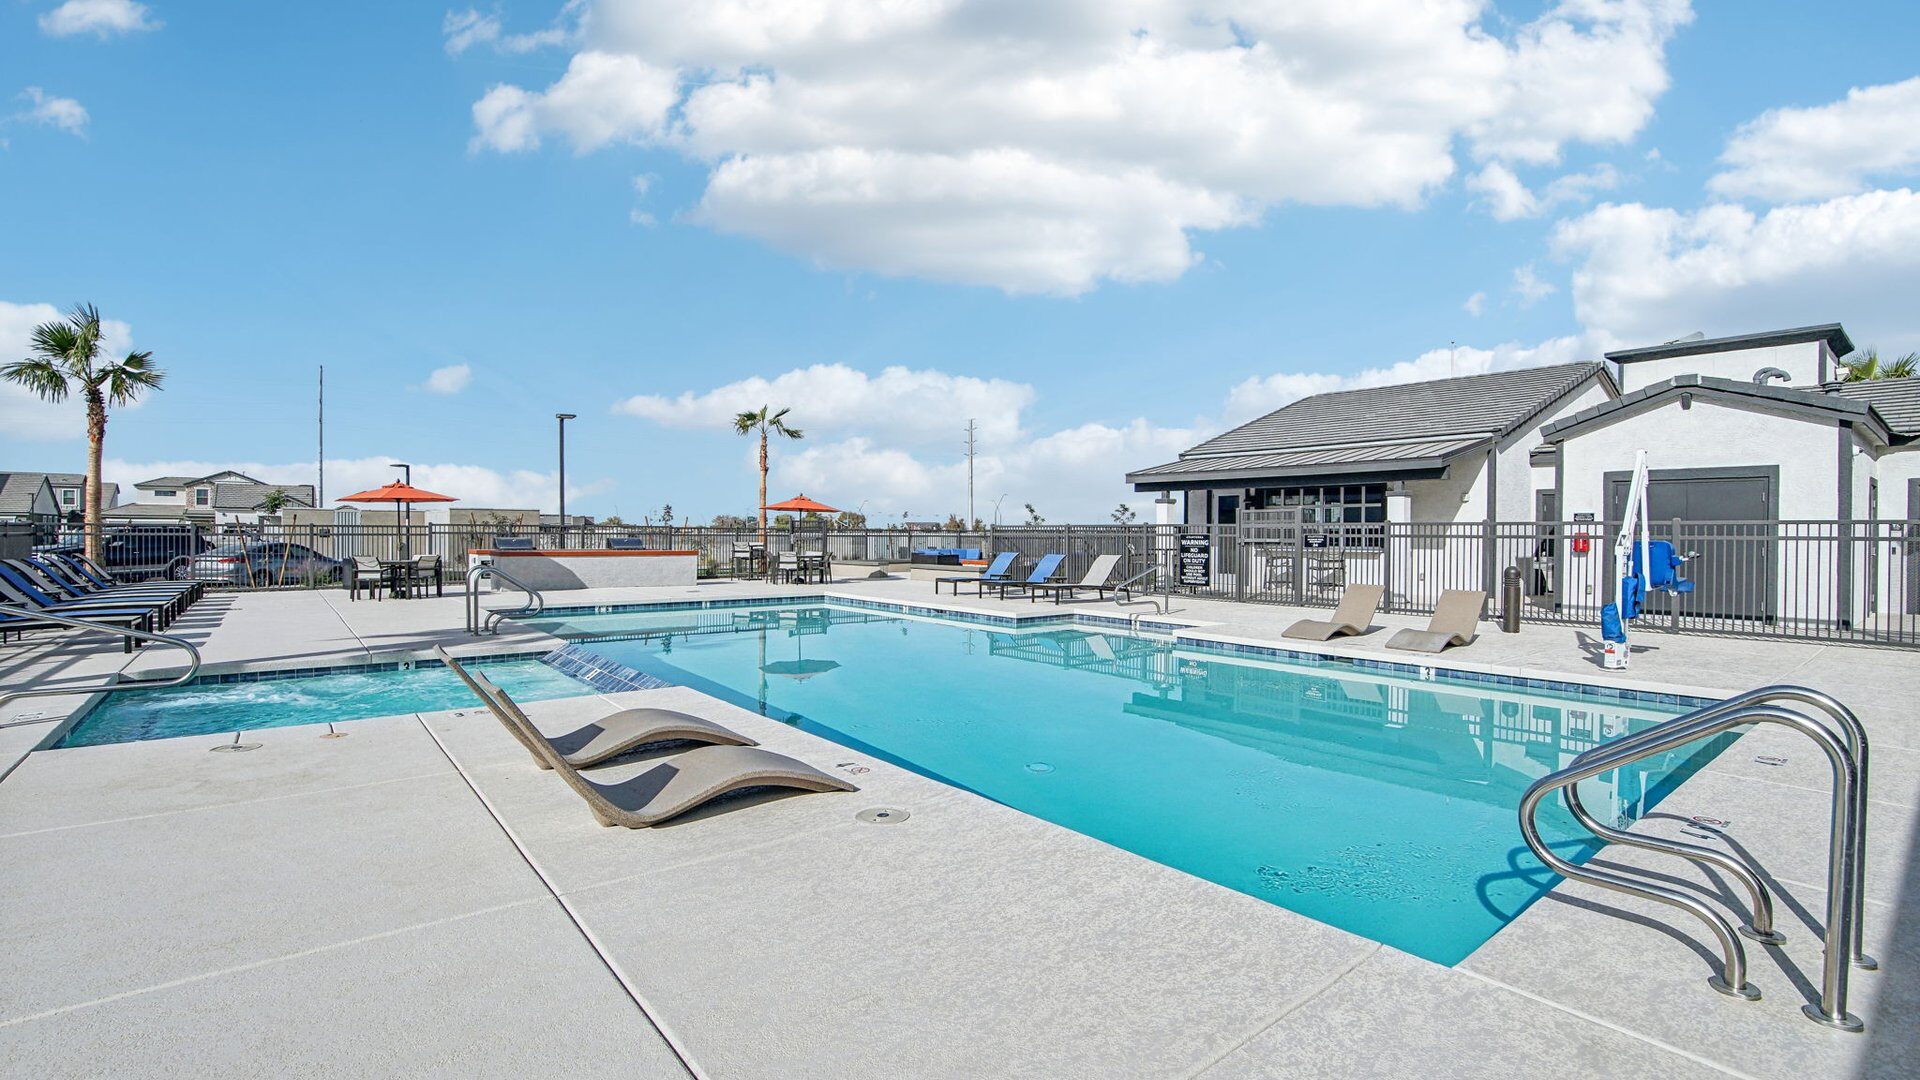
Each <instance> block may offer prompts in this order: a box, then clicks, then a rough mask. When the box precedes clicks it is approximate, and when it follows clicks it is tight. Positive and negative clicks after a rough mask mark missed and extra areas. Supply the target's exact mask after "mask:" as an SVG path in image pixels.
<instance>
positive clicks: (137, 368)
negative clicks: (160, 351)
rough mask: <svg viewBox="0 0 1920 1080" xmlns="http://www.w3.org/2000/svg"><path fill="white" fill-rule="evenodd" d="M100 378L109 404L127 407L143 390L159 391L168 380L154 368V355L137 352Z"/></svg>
mask: <svg viewBox="0 0 1920 1080" xmlns="http://www.w3.org/2000/svg"><path fill="white" fill-rule="evenodd" d="M99 377H100V384H101V386H102V387H103V388H104V389H105V390H106V395H107V402H108V404H111V405H125V404H127V403H128V402H130V401H132V400H133V399H135V398H137V397H139V396H140V392H141V391H142V390H153V389H157V388H158V387H159V386H160V384H161V383H162V382H164V381H165V380H166V377H167V373H166V372H164V371H161V370H160V369H159V368H157V367H154V366H153V354H152V353H150V352H136V353H128V354H127V358H126V359H125V360H122V361H120V362H119V363H118V364H115V365H113V366H112V367H109V368H105V369H103V370H102V371H100V372H99Z"/></svg>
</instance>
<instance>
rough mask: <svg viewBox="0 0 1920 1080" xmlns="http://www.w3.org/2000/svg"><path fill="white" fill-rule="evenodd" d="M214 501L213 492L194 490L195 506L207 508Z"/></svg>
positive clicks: (204, 489) (200, 489)
mask: <svg viewBox="0 0 1920 1080" xmlns="http://www.w3.org/2000/svg"><path fill="white" fill-rule="evenodd" d="M212 500H213V492H211V491H208V490H207V489H206V488H194V489H193V505H195V506H205V505H207V503H209V502H211V501H212Z"/></svg>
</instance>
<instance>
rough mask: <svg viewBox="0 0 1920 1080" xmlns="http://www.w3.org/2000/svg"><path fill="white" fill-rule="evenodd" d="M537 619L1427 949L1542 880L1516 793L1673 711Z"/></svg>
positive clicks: (891, 627) (834, 620)
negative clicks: (1519, 818) (1518, 814)
mask: <svg viewBox="0 0 1920 1080" xmlns="http://www.w3.org/2000/svg"><path fill="white" fill-rule="evenodd" d="M541 625H542V628H544V629H547V630H549V631H553V632H558V633H561V634H563V635H565V636H567V637H570V638H574V639H576V641H577V644H578V645H580V646H581V647H584V648H586V649H589V650H591V651H592V652H593V653H596V654H598V655H599V656H600V657H602V658H604V659H606V660H609V661H611V662H613V663H615V664H618V665H623V666H625V667H629V668H633V669H635V670H638V671H640V672H643V673H645V674H648V675H652V676H655V677H658V678H661V679H664V680H666V681H668V682H673V683H679V684H682V685H686V686H691V687H695V688H697V689H700V690H703V691H706V692H707V693H710V694H713V695H714V696H717V697H720V698H723V699H725V700H728V701H732V702H734V703H736V704H739V705H742V706H745V707H747V708H751V709H755V710H758V711H761V712H764V713H765V714H766V715H768V716H772V717H777V718H780V719H783V720H785V721H787V722H789V723H792V724H794V725H796V726H798V727H801V728H804V729H806V730H808V731H812V732H815V733H817V734H820V735H823V736H825V737H827V738H829V739H832V740H834V741H835V742H838V743H841V744H843V745H846V746H849V747H854V748H858V749H860V750H862V751H863V752H867V753H871V754H874V755H876V756H879V757H883V758H886V759H888V760H891V761H894V762H896V763H899V764H901V765H904V766H906V767H908V768H911V769H914V770H915V771H918V772H920V773H923V774H925V775H928V776H932V777H935V778H937V779H940V780H943V781H945V782H947V783H951V784H954V785H957V786H960V787H963V788H967V789H969V790H972V791H975V792H978V793H979V794H981V795H984V796H987V797H988V798H992V799H995V800H998V801H1000V802H1003V803H1006V804H1009V805H1011V806H1014V807H1016V808H1018V809H1021V810H1024V811H1026V812H1028V813H1031V814H1033V815H1035V816H1037V817H1041V818H1044V819H1046V820H1048V821H1052V822H1055V823H1057V824H1060V825H1063V826H1065V827H1067V828H1070V829H1074V830H1076V831H1078V832H1081V833H1085V834H1087V835H1089V836H1094V837H1097V838H1099V839H1101V840H1104V841H1106V842H1108V843H1111V844H1114V845H1116V846H1118V847H1121V848H1125V849H1127V850H1129V851H1132V852H1135V853H1137V854H1140V855H1143V856H1145V857H1147V858H1150V859H1153V860H1155V861H1157V862H1161V863H1164V864H1166V865H1169V866H1173V867H1177V868H1179V869H1181V870H1185V871H1187V872H1189V873H1192V874H1195V875H1197V876H1199V877H1203V878H1206V879H1208V880H1210V881H1214V882H1217V883H1219V884H1221V885H1225V886H1228V887H1229V888H1233V889H1237V890H1239V891H1241V892H1245V893H1249V894H1251V895H1254V896H1258V897H1262V898H1264V899H1266V900H1269V901H1271V902H1273V903H1276V904H1279V905H1281V906H1284V907H1287V908H1290V909H1292V910H1295V911H1298V912H1301V913H1302V914H1305V915H1309V916H1311V917H1313V918H1316V919H1320V920H1322V921H1325V922H1329V923H1332V924H1334V925H1336V926H1340V927H1343V928H1345V929H1347V930H1350V931H1353V932H1355V933H1358V934H1362V935H1364V936H1366V937H1369V938H1373V939H1374V940H1377V941H1383V942H1386V943H1387V944H1390V945H1393V946H1395V947H1397V948H1400V949H1404V950H1406V951H1408V952H1412V953H1415V954H1417V955H1419V956H1423V957H1426V958H1427V959H1429V960H1434V961H1436V962H1439V963H1445V964H1452V963H1455V962H1458V961H1459V960H1461V959H1463V958H1464V957H1465V956H1466V955H1467V954H1468V953H1470V952H1472V951H1473V949H1474V948H1475V947H1477V946H1478V945H1479V944H1481V943H1482V942H1484V941H1485V940H1486V939H1487V938H1488V937H1489V936H1491V935H1492V934H1493V933H1494V932H1495V931H1496V930H1498V929H1499V928H1500V927H1501V926H1502V925H1504V924H1505V923H1506V922H1507V921H1508V920H1510V919H1512V918H1513V917H1514V916H1515V915H1518V914H1519V913H1520V911H1521V910H1523V909H1524V908H1525V907H1526V906H1527V905H1528V904H1529V903H1531V902H1532V901H1533V900H1534V899H1536V898H1537V897H1538V896H1540V895H1541V894H1542V893H1543V892H1545V891H1546V890H1547V889H1548V888H1551V887H1552V885H1553V883H1554V882H1555V881H1556V880H1557V878H1556V876H1555V875H1553V874H1551V873H1549V872H1548V871H1547V870H1546V869H1545V868H1544V867H1542V866H1541V865H1540V864H1539V863H1538V862H1537V861H1536V860H1535V859H1534V858H1533V856H1532V854H1531V853H1530V852H1528V851H1527V849H1526V847H1525V845H1524V844H1523V843H1522V841H1521V839H1520V834H1519V829H1518V825H1517V823H1516V818H1515V807H1516V806H1517V805H1518V803H1519V799H1520V794H1521V792H1522V791H1523V790H1524V789H1525V788H1526V786H1527V785H1528V784H1529V783H1531V782H1532V781H1533V780H1534V779H1536V778H1537V777H1539V776H1542V775H1544V774H1545V773H1547V772H1550V771H1552V770H1554V769H1557V768H1559V767H1560V766H1561V765H1564V764H1565V763H1566V762H1567V761H1568V759H1569V758H1570V757H1571V756H1572V755H1574V754H1576V753H1579V752H1580V751H1582V750H1584V749H1586V748H1588V747H1590V746H1592V745H1594V744H1595V743H1596V742H1598V741H1600V740H1603V739H1607V738H1611V737H1613V736H1616V735H1620V734H1624V733H1626V732H1628V731H1632V730H1637V729H1639V728H1641V727H1644V726H1646V725H1648V724H1651V723H1654V722H1657V721H1659V720H1662V719H1665V718H1667V717H1669V716H1672V715H1675V714H1677V713H1679V712H1681V711H1683V710H1684V709H1685V708H1686V707H1687V706H1686V705H1685V704H1682V703H1678V702H1676V701H1669V702H1667V703H1665V704H1660V703H1653V702H1640V701H1627V700H1621V699H1618V698H1606V697H1601V696H1598V695H1582V694H1577V693H1556V692H1553V691H1549V690H1543V689H1538V688H1525V687H1515V686H1497V685H1491V684H1489V683H1486V682H1478V681H1466V680H1464V679H1453V678H1448V677H1445V676H1439V677H1434V678H1430V679H1423V678H1421V677H1420V676H1419V675H1418V674H1415V675H1413V676H1406V675H1400V674H1393V673H1390V672H1383V671H1373V670H1358V669H1355V668H1353V667H1351V666H1349V665H1343V664H1327V663H1314V662H1310V661H1308V662H1275V661H1259V660H1253V659H1249V658H1245V657H1242V656H1237V655H1228V654H1223V653H1221V652H1217V651H1213V650H1210V649H1200V648H1192V647H1188V646H1186V645H1176V644H1174V643H1173V642H1171V641H1168V640H1156V639H1154V638H1150V637H1140V636H1133V635H1129V634H1126V633H1103V632H1094V631H1089V630H1087V629H1084V628H1069V627H1061V628H1058V629H1043V630H1038V631H1025V632H1022V631H1012V632H1010V631H1004V630H1000V629H997V628H987V627H979V626H969V625H965V624H958V623H952V622H945V621H939V620H931V619H925V618H915V617H903V616H900V615H894V614H886V613H881V612H875V611H869V610H847V609H841V608H838V607H835V606H822V605H809V606H787V607H784V608H782V607H764V606H763V607H757V608H737V609H731V610H729V609H713V610H682V611H666V612H631V613H621V614H604V615H600V614H584V615H570V614H564V613H562V614H559V615H556V616H554V617H551V618H548V619H544V620H542V621H541ZM1730 741H1731V737H1730V736H1728V737H1723V738H1722V739H1721V740H1719V741H1716V742H1712V743H1708V744H1703V745H1700V746H1698V747H1696V748H1693V749H1692V750H1691V751H1690V752H1686V753H1680V754H1672V755H1667V756H1664V757H1658V758H1651V759H1648V760H1647V761H1644V762H1642V763H1640V764H1638V765H1636V766H1634V767H1632V768H1626V769H1620V770H1616V771H1614V772H1613V773H1611V774H1608V775H1607V776H1606V777H1604V778H1598V779H1596V780H1594V781H1590V782H1589V783H1588V786H1586V787H1583V788H1582V789H1581V792H1582V795H1583V796H1585V798H1586V801H1587V805H1588V807H1589V808H1590V809H1592V810H1593V811H1594V812H1595V813H1596V814H1597V815H1599V816H1600V817H1602V818H1603V819H1606V820H1612V821H1614V822H1616V823H1621V824H1624V823H1626V822H1628V821H1631V820H1632V819H1634V818H1635V817H1637V816H1639V815H1641V814H1643V813H1645V812H1646V810H1648V809H1649V808H1651V807H1652V806H1653V805H1654V803H1656V802H1657V801H1658V800H1659V799H1660V798H1661V796H1663V795H1664V794H1665V793H1666V792H1667V791H1668V790H1670V789H1671V788H1672V787H1673V786H1675V785H1676V784H1677V783H1678V782H1679V781H1680V780H1682V779H1684V778H1685V777H1686V776H1688V775H1690V774H1691V773H1692V772H1693V771H1694V770H1695V769H1697V768H1699V766H1700V765H1702V764H1704V763H1705V762H1706V761H1707V760H1710V759H1711V758H1712V756H1713V755H1714V754H1715V753H1718V752H1719V750H1720V749H1721V748H1722V747H1723V746H1724V745H1725V743H1726V742H1730ZM1602 780H1604V782H1602ZM1542 826H1543V831H1544V833H1545V835H1546V836H1547V838H1548V840H1549V841H1550V842H1552V843H1554V845H1555V847H1556V848H1558V849H1562V850H1564V851H1566V852H1567V853H1568V855H1569V856H1570V857H1573V858H1576V859H1579V858H1585V857H1586V856H1587V855H1588V854H1590V853H1591V851H1592V850H1593V849H1594V848H1595V847H1597V844H1593V843H1592V842H1591V840H1590V838H1589V835H1588V834H1587V833H1585V832H1584V831H1583V830H1581V829H1579V828H1578V827H1576V826H1575V825H1574V823H1573V821H1572V819H1571V818H1569V817H1567V816H1566V814H1565V811H1564V810H1563V809H1561V808H1559V807H1558V806H1557V804H1556V805H1555V806H1554V807H1553V809H1552V810H1551V811H1550V812H1547V813H1544V814H1543V815H1542Z"/></svg>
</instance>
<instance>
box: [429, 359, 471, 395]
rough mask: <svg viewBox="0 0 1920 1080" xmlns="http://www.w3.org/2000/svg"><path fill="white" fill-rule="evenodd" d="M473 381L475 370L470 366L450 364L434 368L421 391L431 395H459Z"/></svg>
mask: <svg viewBox="0 0 1920 1080" xmlns="http://www.w3.org/2000/svg"><path fill="white" fill-rule="evenodd" d="M472 381H473V368H472V366H471V365H468V364H448V365H447V366H446V367H439V368H434V369H433V373H432V374H431V375H428V376H427V381H426V382H425V383H424V384H423V385H422V386H421V389H423V390H425V391H427V392H428V393H430V394H457V393H459V392H460V391H462V390H465V389H466V388H467V384H469V383H471V382H472Z"/></svg>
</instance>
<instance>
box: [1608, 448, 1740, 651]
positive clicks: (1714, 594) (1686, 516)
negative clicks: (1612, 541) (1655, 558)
mask: <svg viewBox="0 0 1920 1080" xmlns="http://www.w3.org/2000/svg"><path fill="white" fill-rule="evenodd" d="M1631 481H1632V477H1631V476H1630V475H1628V474H1626V473H1608V474H1607V520H1608V521H1609V522H1612V523H1614V527H1613V528H1609V529H1608V530H1607V532H1608V535H1609V536H1611V535H1614V534H1615V532H1616V530H1617V528H1618V522H1620V521H1621V520H1622V518H1623V516H1624V509H1625V507H1626V502H1627V488H1628V486H1629V484H1630V483H1631ZM1777 483H1778V480H1777V474H1776V473H1775V471H1774V470H1773V469H1771V468H1765V469H1763V468H1759V467H1756V468H1754V469H1752V470H1739V469H1714V470H1711V471H1709V470H1700V471H1697V472H1687V471H1676V472H1667V473H1663V472H1661V471H1660V470H1658V469H1655V470H1654V471H1653V472H1652V473H1651V475H1650V478H1649V483H1648V485H1647V516H1648V517H1649V518H1650V519H1651V520H1652V522H1653V535H1654V537H1655V538H1656V539H1659V538H1665V537H1666V536H1667V534H1668V533H1669V531H1670V530H1669V529H1668V527H1667V524H1666V523H1667V522H1669V521H1672V520H1674V519H1676V518H1677V519H1679V520H1681V521H1684V522H1689V523H1694V522H1701V523H1705V522H1748V523H1752V524H1730V525H1723V526H1720V527H1717V528H1712V529H1706V530H1700V535H1693V536H1689V537H1688V538H1687V539H1685V540H1683V541H1682V543H1681V546H1682V547H1683V548H1685V549H1691V550H1697V551H1699V552H1700V557H1699V558H1698V559H1695V560H1694V561H1692V562H1690V563H1688V564H1687V569H1686V575H1687V577H1688V578H1690V579H1692V581H1693V582H1694V591H1693V594H1692V595H1690V596H1688V597H1686V598H1684V601H1683V603H1682V607H1681V611H1682V613H1683V614H1687V615H1706V616H1714V617H1717V618H1727V619H1767V618H1771V617H1772V615H1773V601H1774V596H1775V595H1776V593H1775V588H1774V577H1775V573H1776V568H1775V567H1776V550H1775V534H1776V532H1777V531H1778V530H1777V529H1776V528H1775V527H1774V526H1773V525H1772V524H1770V522H1771V521H1772V520H1773V518H1774V509H1773V508H1774V506H1775V494H1774V489H1775V486H1776V485H1777ZM1667 603H1668V601H1667V599H1666V598H1665V597H1658V598H1656V601H1655V603H1653V604H1651V605H1650V606H1651V607H1652V608H1653V610H1655V611H1665V610H1667V607H1666V604H1667Z"/></svg>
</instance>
